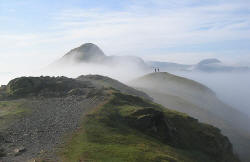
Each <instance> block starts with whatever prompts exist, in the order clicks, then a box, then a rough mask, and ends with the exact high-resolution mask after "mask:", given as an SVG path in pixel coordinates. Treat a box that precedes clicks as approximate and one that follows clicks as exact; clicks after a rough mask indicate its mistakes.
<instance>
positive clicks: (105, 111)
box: [59, 95, 211, 162]
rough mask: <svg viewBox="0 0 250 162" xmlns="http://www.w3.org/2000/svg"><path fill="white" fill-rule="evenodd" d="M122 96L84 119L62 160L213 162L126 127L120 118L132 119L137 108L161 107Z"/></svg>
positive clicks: (67, 144)
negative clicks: (131, 116)
mask: <svg viewBox="0 0 250 162" xmlns="http://www.w3.org/2000/svg"><path fill="white" fill-rule="evenodd" d="M123 97H126V96H121V95H115V96H114V97H113V98H112V99H111V100H110V101H109V102H108V103H106V104H105V105H104V106H102V107H100V108H97V109H96V110H95V111H93V112H91V113H90V114H89V115H87V116H86V117H85V118H84V121H83V124H82V125H83V127H82V128H81V129H80V130H78V131H77V132H76V133H75V134H74V135H73V136H71V138H70V139H69V140H68V143H66V144H65V145H64V147H63V148H62V149H61V150H60V153H59V156H60V157H62V160H63V161H67V162H78V161H81V160H82V161H102V162H123V161H124V162H125V161H129V162H133V161H140V162H141V161H145V162H146V161H150V162H151V161H156V162H157V161H159V162H160V161H170V162H175V161H178V162H181V161H185V162H189V161H190V162H191V161H203V162H206V161H211V159H209V157H208V156H206V155H205V154H203V153H201V152H199V151H190V150H182V149H177V148H175V147H171V146H170V145H167V144H164V143H163V142H161V141H159V140H158V139H156V138H153V137H151V136H148V135H146V134H145V133H142V132H141V131H138V130H136V129H133V128H131V127H129V126H128V125H127V124H124V122H123V121H122V119H121V117H126V116H129V115H131V113H133V112H134V111H136V110H138V109H143V108H144V107H154V108H155V109H161V107H160V106H159V105H155V104H153V103H148V102H145V101H143V100H142V99H139V98H123ZM165 111H168V110H165ZM166 113H167V114H168V115H170V116H171V115H174V114H178V113H176V112H172V111H170V110H169V112H166ZM178 115H183V118H186V117H187V116H185V115H184V114H178Z"/></svg>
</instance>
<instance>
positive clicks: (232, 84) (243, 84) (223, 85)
mask: <svg viewBox="0 0 250 162" xmlns="http://www.w3.org/2000/svg"><path fill="white" fill-rule="evenodd" d="M175 74H176V75H179V76H183V77H186V78H189V79H192V80H195V81H198V82H200V83H202V84H204V85H206V86H208V87H209V88H211V89H212V90H213V91H214V92H215V93H216V95H217V96H218V98H220V99H221V100H222V101H224V102H225V103H227V104H229V105H231V106H233V107H234V108H236V109H237V110H239V111H241V112H243V113H246V114H247V115H248V116H250V100H249V96H250V72H244V73H243V72H242V73H202V72H175Z"/></svg>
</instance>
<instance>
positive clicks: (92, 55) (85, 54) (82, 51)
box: [63, 43, 105, 62]
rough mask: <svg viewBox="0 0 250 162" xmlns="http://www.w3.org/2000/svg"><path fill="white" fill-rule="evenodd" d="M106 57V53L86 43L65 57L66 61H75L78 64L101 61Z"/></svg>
mask: <svg viewBox="0 0 250 162" xmlns="http://www.w3.org/2000/svg"><path fill="white" fill-rule="evenodd" d="M104 57H105V54H104V52H103V51H102V50H101V49H100V48H99V47H98V46H97V45H95V44H93V43H85V44H83V45H81V46H79V47H77V48H74V49H72V50H71V51H69V52H68V53H67V54H66V55H64V56H63V59H64V60H68V59H70V60H73V61H76V62H89V61H100V60H102V59H103V58H104Z"/></svg>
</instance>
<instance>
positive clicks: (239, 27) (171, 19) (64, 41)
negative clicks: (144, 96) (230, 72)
mask: <svg viewBox="0 0 250 162" xmlns="http://www.w3.org/2000/svg"><path fill="white" fill-rule="evenodd" d="M86 42H93V43H96V44H97V45H99V46H100V47H101V48H102V49H103V50H104V52H105V53H106V54H107V55H135V56H140V57H143V58H145V59H147V60H151V59H153V60H160V61H173V62H179V63H187V64H193V63H196V62H198V61H199V60H201V59H204V58H210V57H216V58H219V59H221V60H222V61H225V62H227V63H232V64H241V65H243V64H244V65H250V46H249V44H250V1H249V0H237V1H236V0H200V1H197V0H183V1H181V2H178V1H177V2H176V0H119V1H117V0H105V1H104V0H92V1H86V0H71V1H68V0H67V1H66V0H53V1H51V0H0V44H1V48H0V72H6V71H16V70H20V69H22V70H29V69H30V67H33V68H35V69H39V68H41V67H44V66H46V65H47V64H49V63H51V62H53V61H54V60H55V59H58V58H60V57H61V56H62V55H63V54H65V53H66V52H67V51H69V50H70V49H72V48H74V47H77V46H79V45H81V44H83V43H86Z"/></svg>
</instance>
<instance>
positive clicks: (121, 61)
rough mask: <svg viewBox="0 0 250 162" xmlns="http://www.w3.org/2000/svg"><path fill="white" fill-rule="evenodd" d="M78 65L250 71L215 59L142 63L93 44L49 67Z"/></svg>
mask: <svg viewBox="0 0 250 162" xmlns="http://www.w3.org/2000/svg"><path fill="white" fill-rule="evenodd" d="M80 63H90V64H98V65H104V66H114V65H116V66H118V67H117V68H123V69H126V68H127V67H133V68H136V69H140V70H141V71H144V72H146V73H148V72H150V71H152V70H153V68H159V69H160V70H161V71H201V72H245V71H250V68H249V67H246V66H233V65H226V64H225V63H223V62H222V61H220V60H218V59H217V58H208V59H204V60H201V61H200V62H199V63H197V64H193V65H187V64H179V63H173V62H164V61H144V60H143V59H142V58H141V57H138V56H129V55H125V56H115V55H113V56H108V55H106V54H105V53H104V52H103V51H102V50H101V48H100V47H98V46H97V45H95V44H94V43H85V44H82V45H81V46H79V47H77V48H74V49H72V50H70V51H69V52H68V53H66V54H65V55H64V56H63V57H62V58H60V59H59V60H58V61H56V62H54V63H53V64H52V66H50V67H56V68H57V67H58V68H60V67H62V66H63V67H65V66H68V65H69V66H72V65H78V64H80Z"/></svg>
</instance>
